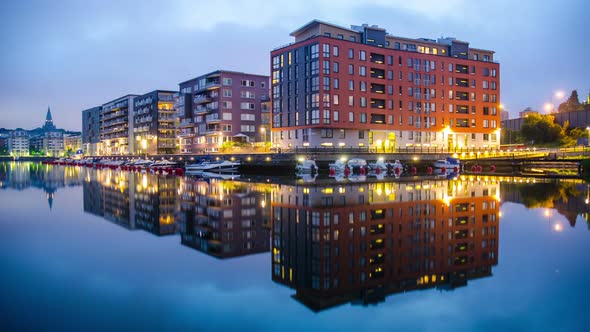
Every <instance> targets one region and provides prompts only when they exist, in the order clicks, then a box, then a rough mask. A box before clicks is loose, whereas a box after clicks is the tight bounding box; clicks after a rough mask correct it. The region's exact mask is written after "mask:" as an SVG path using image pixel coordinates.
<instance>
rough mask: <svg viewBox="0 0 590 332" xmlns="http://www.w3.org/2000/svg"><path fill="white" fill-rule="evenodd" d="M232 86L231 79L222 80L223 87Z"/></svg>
mask: <svg viewBox="0 0 590 332" xmlns="http://www.w3.org/2000/svg"><path fill="white" fill-rule="evenodd" d="M231 84H232V79H231V78H227V77H225V78H223V85H231Z"/></svg>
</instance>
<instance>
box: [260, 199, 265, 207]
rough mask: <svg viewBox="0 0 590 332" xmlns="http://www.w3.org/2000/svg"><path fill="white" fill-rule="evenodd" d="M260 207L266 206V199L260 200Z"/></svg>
mask: <svg viewBox="0 0 590 332" xmlns="http://www.w3.org/2000/svg"><path fill="white" fill-rule="evenodd" d="M260 207H261V208H265V207H266V201H265V200H262V202H260Z"/></svg>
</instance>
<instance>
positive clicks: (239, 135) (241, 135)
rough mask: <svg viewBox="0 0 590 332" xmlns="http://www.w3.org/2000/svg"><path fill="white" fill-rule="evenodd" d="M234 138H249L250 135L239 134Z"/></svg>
mask: <svg viewBox="0 0 590 332" xmlns="http://www.w3.org/2000/svg"><path fill="white" fill-rule="evenodd" d="M234 137H249V136H248V135H244V134H242V133H239V134H237V135H234Z"/></svg>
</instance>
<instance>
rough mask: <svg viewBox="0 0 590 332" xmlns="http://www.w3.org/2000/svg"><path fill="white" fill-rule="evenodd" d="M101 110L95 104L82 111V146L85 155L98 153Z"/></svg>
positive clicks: (100, 107)
mask: <svg viewBox="0 0 590 332" xmlns="http://www.w3.org/2000/svg"><path fill="white" fill-rule="evenodd" d="M101 110H102V106H97V107H93V108H89V109H87V110H84V111H82V148H83V150H84V153H85V154H87V155H91V156H96V155H98V154H99V143H100V111H101Z"/></svg>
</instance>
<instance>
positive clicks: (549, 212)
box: [543, 209, 551, 217]
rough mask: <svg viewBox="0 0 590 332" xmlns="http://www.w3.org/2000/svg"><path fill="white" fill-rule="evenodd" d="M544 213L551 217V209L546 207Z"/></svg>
mask: <svg viewBox="0 0 590 332" xmlns="http://www.w3.org/2000/svg"><path fill="white" fill-rule="evenodd" d="M543 214H544V215H545V217H551V210H549V209H545V211H544V212H543Z"/></svg>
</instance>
